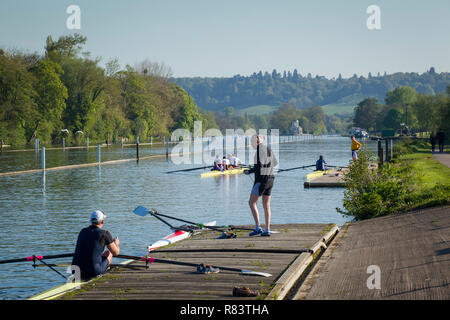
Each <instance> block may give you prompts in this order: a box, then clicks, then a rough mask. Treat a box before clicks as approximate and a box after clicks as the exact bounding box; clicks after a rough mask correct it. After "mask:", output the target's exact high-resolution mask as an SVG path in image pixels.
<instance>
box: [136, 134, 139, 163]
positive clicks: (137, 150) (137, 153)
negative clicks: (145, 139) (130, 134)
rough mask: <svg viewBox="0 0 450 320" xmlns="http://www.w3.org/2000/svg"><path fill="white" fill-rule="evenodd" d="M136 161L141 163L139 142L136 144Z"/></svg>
mask: <svg viewBox="0 0 450 320" xmlns="http://www.w3.org/2000/svg"><path fill="white" fill-rule="evenodd" d="M138 140H139V139H138ZM136 161H137V162H139V142H137V143H136Z"/></svg>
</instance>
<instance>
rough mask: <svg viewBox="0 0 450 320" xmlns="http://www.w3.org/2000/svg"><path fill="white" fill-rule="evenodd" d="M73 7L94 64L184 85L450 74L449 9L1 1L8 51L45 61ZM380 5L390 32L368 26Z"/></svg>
mask: <svg viewBox="0 0 450 320" xmlns="http://www.w3.org/2000/svg"><path fill="white" fill-rule="evenodd" d="M72 4H75V5H78V6H79V7H80V9H81V30H78V31H77V32H80V33H82V34H83V35H85V36H86V37H87V38H88V42H87V45H86V47H85V48H86V50H87V51H89V52H91V55H92V56H93V57H102V63H105V62H106V61H108V60H109V59H111V58H117V59H118V60H119V62H120V64H121V65H122V66H124V65H125V64H130V65H134V64H135V63H137V62H139V61H142V60H144V59H149V60H151V61H155V62H164V64H165V65H168V66H170V67H171V68H172V70H173V73H174V76H176V77H182V76H218V77H228V76H233V75H235V74H241V75H250V74H252V73H253V72H258V71H260V70H262V71H269V72H271V71H272V70H273V69H277V70H278V71H283V70H294V69H295V68H296V69H298V71H299V72H300V73H301V74H303V75H305V74H307V73H311V74H313V75H316V74H319V75H324V76H326V77H329V78H331V77H335V76H337V75H338V74H339V73H341V74H342V76H343V77H350V76H352V75H353V74H354V73H356V74H358V75H364V76H367V74H368V72H372V74H376V73H377V72H380V73H384V72H387V73H394V72H419V73H422V72H425V71H426V70H428V69H429V68H430V67H431V66H434V67H435V68H436V71H437V72H442V71H445V72H449V71H450V59H449V57H450V41H449V38H450V37H449V35H450V19H448V14H449V13H450V1H448V0H433V1H431V2H427V1H422V0H420V1H415V0H410V1H402V0H389V1H386V0H370V1H366V0H345V1H344V0H341V1H338V0H322V1H312V0H308V1H302V0H278V1H274V0H273V1H267V0H240V1H237V0H227V1H217V0H164V1H153V0H150V1H149V0H129V1H119V0H108V1H105V0H95V1H92V0H70V1H66V0H52V1H50V0H39V1H36V0H1V1H0V47H2V48H6V49H8V48H17V49H22V50H25V51H27V52H34V51H38V52H43V48H44V44H45V39H46V37H47V36H48V35H52V36H53V38H54V39H57V38H58V37H59V36H61V35H66V34H70V33H73V32H74V31H72V30H68V29H67V28H66V20H67V18H68V16H69V15H68V14H67V13H66V8H67V7H68V6H69V5H72ZM373 4H374V5H378V6H379V7H380V9H381V30H369V29H368V28H367V27H366V20H367V18H368V17H369V15H368V14H367V13H366V9H367V7H368V6H369V5H373Z"/></svg>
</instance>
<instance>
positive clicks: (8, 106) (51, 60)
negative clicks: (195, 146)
mask: <svg viewBox="0 0 450 320" xmlns="http://www.w3.org/2000/svg"><path fill="white" fill-rule="evenodd" d="M86 40H87V39H86V37H83V36H82V35H79V34H73V35H69V36H61V37H59V39H58V40H56V41H55V40H53V39H52V37H51V36H49V37H48V38H47V41H46V45H45V53H44V54H38V53H32V54H29V53H24V52H21V51H19V50H9V51H4V50H0V139H2V140H3V141H4V142H5V143H7V144H12V145H23V144H26V143H32V141H33V139H34V138H35V137H39V139H40V141H42V142H44V143H61V140H62V137H65V138H66V142H67V143H69V144H70V143H76V142H77V141H78V142H80V141H82V140H81V139H83V140H84V138H85V137H86V136H88V137H89V139H91V141H108V142H117V141H120V140H119V139H120V138H121V137H126V138H128V139H135V138H136V137H138V136H139V137H140V140H141V141H144V140H145V139H147V138H148V137H149V136H168V135H169V134H170V132H172V131H173V130H174V129H176V128H186V129H189V130H192V129H193V125H194V121H196V120H203V128H204V129H205V130H206V129H207V128H209V127H217V125H216V124H215V122H214V117H212V116H211V114H210V113H208V112H204V113H203V112H202V111H201V110H199V108H198V107H197V105H196V104H195V102H194V99H193V98H192V97H191V96H190V95H189V94H188V93H187V92H186V91H185V90H184V89H183V88H182V87H180V86H179V85H177V84H175V83H173V82H171V81H170V80H169V77H170V75H171V73H170V68H167V67H165V66H164V65H159V64H155V63H152V62H150V61H148V60H146V61H143V62H142V63H140V64H138V65H137V66H135V67H134V68H133V67H131V66H129V65H127V66H126V67H125V68H124V69H121V68H120V65H119V63H118V61H117V60H111V61H109V62H107V63H106V67H104V68H102V67H100V66H99V62H100V59H98V58H97V59H93V58H90V54H89V53H86V52H82V49H83V45H84V44H85V43H86Z"/></svg>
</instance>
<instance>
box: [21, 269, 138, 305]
mask: <svg viewBox="0 0 450 320" xmlns="http://www.w3.org/2000/svg"><path fill="white" fill-rule="evenodd" d="M133 261H134V260H126V261H122V262H121V263H120V264H121V265H127V264H129V263H131V262H133ZM102 276H103V275H99V276H97V277H95V278H92V279H89V280H85V281H78V282H66V283H63V284H61V285H59V286H56V287H54V288H52V289H49V290H46V291H44V292H41V293H38V294H36V295H34V296H31V297H30V298H28V300H53V299H56V298H58V297H60V296H62V295H64V294H66V293H68V292H70V291H73V290H76V289H80V288H81V287H82V286H84V285H86V284H88V283H90V282H92V281H95V280H96V279H98V278H100V277H102Z"/></svg>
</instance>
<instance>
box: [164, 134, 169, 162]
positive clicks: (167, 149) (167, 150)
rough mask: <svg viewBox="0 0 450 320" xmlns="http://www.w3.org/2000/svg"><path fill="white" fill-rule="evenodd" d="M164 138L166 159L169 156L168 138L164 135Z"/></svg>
mask: <svg viewBox="0 0 450 320" xmlns="http://www.w3.org/2000/svg"><path fill="white" fill-rule="evenodd" d="M164 140H166V159H168V158H169V139H166V137H164Z"/></svg>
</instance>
